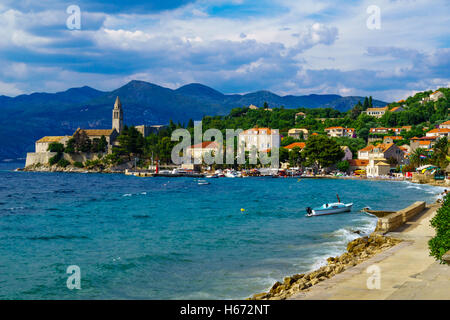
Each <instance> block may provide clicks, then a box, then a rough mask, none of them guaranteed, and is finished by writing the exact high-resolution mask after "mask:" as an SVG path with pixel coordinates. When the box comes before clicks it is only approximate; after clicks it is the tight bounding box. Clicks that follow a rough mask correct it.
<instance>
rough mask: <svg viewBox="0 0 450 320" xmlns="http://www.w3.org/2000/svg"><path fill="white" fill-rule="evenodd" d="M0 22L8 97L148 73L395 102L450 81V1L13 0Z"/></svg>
mask: <svg viewBox="0 0 450 320" xmlns="http://www.w3.org/2000/svg"><path fill="white" fill-rule="evenodd" d="M69 5H78V6H79V7H80V9H81V29H80V30H69V29H68V28H67V27H66V20H67V18H68V16H69V14H67V13H66V8H67V7H68V6H69ZM371 5H376V6H378V7H379V8H380V13H381V28H380V29H375V30H373V29H369V28H367V26H366V21H367V19H368V18H369V15H370V14H368V13H367V8H368V7H369V6H371ZM0 24H1V28H0V74H1V77H0V95H1V94H4V95H9V96H15V95H19V94H23V93H31V92H36V91H37V92H57V91H62V90H66V89H68V88H71V87H80V86H83V85H89V86H91V87H94V88H97V89H100V90H112V89H115V88H118V87H119V86H121V85H123V84H125V83H127V82H128V81H130V80H134V79H136V80H144V81H149V82H153V83H156V84H159V85H163V86H167V87H170V88H177V87H179V86H182V85H184V84H187V83H191V82H200V83H203V84H205V85H208V86H211V87H213V88H215V89H217V90H219V91H221V92H224V93H245V92H250V91H255V90H271V91H273V92H275V93H278V94H281V95H285V94H295V95H301V94H311V93H317V94H320V93H337V94H341V95H344V96H345V95H362V96H365V95H372V96H374V97H375V98H378V99H384V100H386V101H392V100H399V99H402V98H405V97H407V96H408V95H411V94H413V93H415V92H417V91H422V90H428V89H435V88H438V87H442V86H445V87H449V86H450V72H449V70H450V34H449V28H448V27H447V26H448V25H450V3H449V1H448V0H434V1H429V0H428V1H427V0H370V1H363V0H361V1H357V0H352V1H348V0H347V1H332V0H301V1H299V0H295V1H294V0H292V1H291V0H273V1H268V0H259V1H246V0H209V1H206V0H173V1H144V0H140V1H118V0H113V1H99V0H97V1H88V0H74V1H73V2H72V1H70V2H66V1H56V0H47V1H32V0H24V1H12V0H2V1H1V2H0Z"/></svg>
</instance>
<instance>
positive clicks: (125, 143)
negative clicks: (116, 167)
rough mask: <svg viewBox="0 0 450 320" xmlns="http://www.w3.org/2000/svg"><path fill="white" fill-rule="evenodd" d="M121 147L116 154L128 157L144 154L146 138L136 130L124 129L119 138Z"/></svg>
mask: <svg viewBox="0 0 450 320" xmlns="http://www.w3.org/2000/svg"><path fill="white" fill-rule="evenodd" d="M117 140H118V141H119V144H120V146H119V147H118V148H116V153H119V154H124V155H128V157H129V158H130V159H131V155H141V154H142V153H143V152H144V137H143V136H142V134H141V133H140V132H139V131H138V130H137V129H136V128H135V127H130V128H126V129H125V128H124V129H123V130H122V133H121V134H120V135H119V136H118V137H117Z"/></svg>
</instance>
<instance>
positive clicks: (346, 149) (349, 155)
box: [341, 146, 353, 161]
mask: <svg viewBox="0 0 450 320" xmlns="http://www.w3.org/2000/svg"><path fill="white" fill-rule="evenodd" d="M341 150H342V151H344V157H343V158H342V161H344V160H351V159H352V158H353V153H352V151H351V150H350V148H349V147H347V146H341Z"/></svg>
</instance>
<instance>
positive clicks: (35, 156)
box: [25, 152, 99, 167]
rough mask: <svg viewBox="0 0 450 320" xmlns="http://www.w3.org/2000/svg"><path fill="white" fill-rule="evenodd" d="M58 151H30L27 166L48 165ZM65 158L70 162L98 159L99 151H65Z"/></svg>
mask: <svg viewBox="0 0 450 320" xmlns="http://www.w3.org/2000/svg"><path fill="white" fill-rule="evenodd" d="M55 155H56V152H28V153H27V160H26V162H25V167H30V166H35V165H38V164H41V165H46V164H48V161H49V160H50V158H51V157H53V156H55ZM63 157H64V159H66V160H67V161H69V162H70V163H74V162H82V163H84V162H86V160H96V159H98V158H99V157H98V154H97V153H85V152H84V153H70V154H69V153H63Z"/></svg>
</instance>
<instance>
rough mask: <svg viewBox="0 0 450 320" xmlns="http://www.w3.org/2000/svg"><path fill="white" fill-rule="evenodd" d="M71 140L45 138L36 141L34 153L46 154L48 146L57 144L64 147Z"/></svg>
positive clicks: (61, 137) (56, 137) (53, 137)
mask: <svg viewBox="0 0 450 320" xmlns="http://www.w3.org/2000/svg"><path fill="white" fill-rule="evenodd" d="M70 138H72V137H71V136H46V137H43V138H41V139H39V140H38V141H36V144H35V152H47V151H48V147H49V145H50V144H52V143H54V142H57V143H61V144H62V145H65V144H66V142H67V141H68V140H69V139H70Z"/></svg>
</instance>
